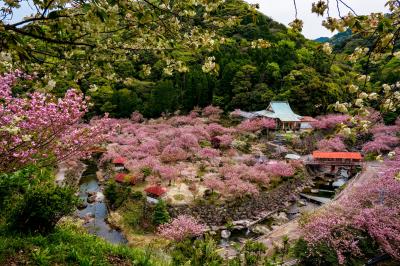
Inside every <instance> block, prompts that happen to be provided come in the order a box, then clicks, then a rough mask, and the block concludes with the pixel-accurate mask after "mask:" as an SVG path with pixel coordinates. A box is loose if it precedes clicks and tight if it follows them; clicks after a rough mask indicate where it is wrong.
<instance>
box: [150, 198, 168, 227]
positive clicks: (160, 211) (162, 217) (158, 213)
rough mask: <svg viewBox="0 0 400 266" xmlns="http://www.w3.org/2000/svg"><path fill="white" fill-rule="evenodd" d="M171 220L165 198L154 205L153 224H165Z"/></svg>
mask: <svg viewBox="0 0 400 266" xmlns="http://www.w3.org/2000/svg"><path fill="white" fill-rule="evenodd" d="M169 220H170V216H169V213H168V209H167V205H166V204H165V202H164V201H163V200H159V201H158V202H157V204H156V206H155V207H154V213H153V224H154V225H156V226H157V225H160V224H165V223H167V222H168V221H169Z"/></svg>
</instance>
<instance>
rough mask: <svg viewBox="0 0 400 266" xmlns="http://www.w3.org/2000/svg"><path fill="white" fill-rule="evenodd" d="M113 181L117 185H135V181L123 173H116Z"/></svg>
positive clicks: (132, 177)
mask: <svg viewBox="0 0 400 266" xmlns="http://www.w3.org/2000/svg"><path fill="white" fill-rule="evenodd" d="M114 179H115V181H117V182H118V183H131V185H135V184H136V182H137V180H136V178H135V177H134V176H132V175H129V174H125V173H118V174H116V175H115V176H114Z"/></svg>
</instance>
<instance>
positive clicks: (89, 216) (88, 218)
mask: <svg viewBox="0 0 400 266" xmlns="http://www.w3.org/2000/svg"><path fill="white" fill-rule="evenodd" d="M93 219H94V214H93V213H91V212H88V213H86V214H85V216H84V217H83V220H84V221H85V223H90V222H91V221H92V220H93Z"/></svg>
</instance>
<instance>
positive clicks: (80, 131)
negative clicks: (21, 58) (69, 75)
mask: <svg viewBox="0 0 400 266" xmlns="http://www.w3.org/2000/svg"><path fill="white" fill-rule="evenodd" d="M18 78H27V76H26V75H23V74H22V73H21V72H20V71H16V72H14V73H9V74H5V75H3V76H0V102H1V106H0V157H1V158H2V159H1V162H0V170H1V171H13V170H16V169H18V168H21V167H23V166H24V165H27V164H30V163H40V162H44V161H49V160H58V161H63V160H67V159H71V158H73V157H82V156H86V155H88V154H89V153H90V150H91V149H92V148H93V146H94V145H95V144H97V143H98V142H99V141H100V140H101V139H102V138H103V136H104V134H103V133H104V130H103V127H104V122H105V121H102V120H96V121H93V122H92V123H91V124H82V123H80V121H81V118H82V117H83V115H84V114H85V113H86V111H87V104H86V99H85V98H84V97H83V96H82V94H81V93H79V92H78V91H76V90H73V89H70V90H68V91H67V92H66V94H65V96H64V97H63V98H59V99H56V98H55V97H53V96H51V95H49V94H45V93H40V92H34V93H29V94H27V95H26V97H17V96H13V95H12V92H11V88H12V86H13V85H14V84H15V83H16V82H17V81H18ZM28 78H29V77H28Z"/></svg>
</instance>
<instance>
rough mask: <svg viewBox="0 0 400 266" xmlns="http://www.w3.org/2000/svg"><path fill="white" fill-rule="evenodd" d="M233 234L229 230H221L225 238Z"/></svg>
mask: <svg viewBox="0 0 400 266" xmlns="http://www.w3.org/2000/svg"><path fill="white" fill-rule="evenodd" d="M230 236H231V232H230V231H229V230H222V231H221V237H222V238H223V239H228V238H229V237H230Z"/></svg>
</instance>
